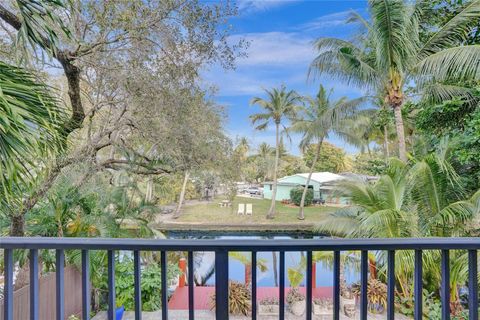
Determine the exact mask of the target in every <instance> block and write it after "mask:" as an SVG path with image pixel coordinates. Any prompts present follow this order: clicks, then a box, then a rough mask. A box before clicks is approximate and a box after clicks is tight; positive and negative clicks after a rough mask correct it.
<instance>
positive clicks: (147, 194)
mask: <svg viewBox="0 0 480 320" xmlns="http://www.w3.org/2000/svg"><path fill="white" fill-rule="evenodd" d="M152 200H153V177H148V180H147V190H146V191H145V202H147V203H148V202H152Z"/></svg>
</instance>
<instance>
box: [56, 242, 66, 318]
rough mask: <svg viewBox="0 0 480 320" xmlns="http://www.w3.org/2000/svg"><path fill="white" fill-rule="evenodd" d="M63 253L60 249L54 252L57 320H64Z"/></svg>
mask: <svg viewBox="0 0 480 320" xmlns="http://www.w3.org/2000/svg"><path fill="white" fill-rule="evenodd" d="M64 267H65V253H64V251H63V250H62V249H57V250H56V262H55V275H56V286H57V288H56V299H57V306H56V310H57V320H63V319H64V318H65V285H64Z"/></svg>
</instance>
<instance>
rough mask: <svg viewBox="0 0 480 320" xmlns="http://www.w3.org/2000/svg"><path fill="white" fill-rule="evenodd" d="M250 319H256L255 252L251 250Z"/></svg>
mask: <svg viewBox="0 0 480 320" xmlns="http://www.w3.org/2000/svg"><path fill="white" fill-rule="evenodd" d="M251 274H252V280H251V283H252V320H257V252H255V251H253V252H252V272H251Z"/></svg>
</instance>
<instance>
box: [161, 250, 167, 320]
mask: <svg viewBox="0 0 480 320" xmlns="http://www.w3.org/2000/svg"><path fill="white" fill-rule="evenodd" d="M160 267H161V269H162V279H161V280H162V320H167V319H168V288H167V255H166V252H165V251H162V252H160Z"/></svg>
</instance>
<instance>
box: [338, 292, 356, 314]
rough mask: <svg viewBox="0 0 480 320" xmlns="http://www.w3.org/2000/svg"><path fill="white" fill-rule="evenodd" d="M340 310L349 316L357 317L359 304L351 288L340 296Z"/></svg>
mask: <svg viewBox="0 0 480 320" xmlns="http://www.w3.org/2000/svg"><path fill="white" fill-rule="evenodd" d="M340 312H343V313H344V314H345V315H346V316H347V317H348V318H354V317H355V313H356V312H357V306H356V304H355V296H354V295H353V293H352V292H351V291H350V290H346V291H345V293H344V294H343V295H342V296H340Z"/></svg>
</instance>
